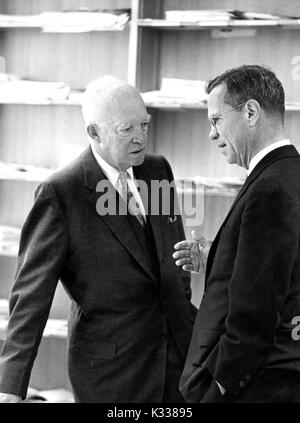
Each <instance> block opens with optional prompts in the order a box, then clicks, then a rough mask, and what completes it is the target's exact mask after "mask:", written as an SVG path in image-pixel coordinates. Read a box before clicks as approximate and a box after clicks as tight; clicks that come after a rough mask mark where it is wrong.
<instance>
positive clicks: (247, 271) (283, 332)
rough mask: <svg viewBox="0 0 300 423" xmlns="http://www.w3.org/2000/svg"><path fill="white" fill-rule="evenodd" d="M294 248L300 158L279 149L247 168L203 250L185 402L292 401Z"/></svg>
mask: <svg viewBox="0 0 300 423" xmlns="http://www.w3.org/2000/svg"><path fill="white" fill-rule="evenodd" d="M299 245H300V157H299V154H298V152H297V151H296V149H295V148H294V147H293V146H285V147H281V148H278V149H276V150H274V151H272V152H270V153H269V154H268V155H267V156H265V157H264V158H263V159H262V161H261V162H259V164H258V165H257V166H256V167H255V168H254V170H253V171H252V173H251V174H250V176H249V177H248V178H247V180H246V182H245V184H244V186H243V187H242V189H241V191H240V192H239V194H238V196H237V198H236V200H235V201H234V203H233V205H232V207H231V209H230V211H229V213H228V215H227V217H226V218H225V221H224V222H223V224H222V226H221V228H220V230H219V232H218V234H217V236H216V237H215V239H214V241H213V244H212V246H211V249H210V253H209V256H208V262H207V270H206V278H205V283H206V285H205V291H204V297H203V300H202V302H201V305H200V308H199V311H198V315H197V319H196V323H195V327H194V332H193V337H192V341H191V345H190V348H189V353H188V356H187V360H186V364H185V369H184V372H183V375H182V378H181V382H180V387H181V388H180V389H181V392H182V393H183V395H184V396H185V398H186V399H187V400H188V401H189V402H199V401H203V402H222V401H233V402H235V401H237V402H238V401H241V402H272V401H274V402H275V401H277V402H280V401H281V402H283V401H293V400H295V398H296V397H295V395H296V396H297V395H298V397H297V398H298V400H300V398H299V396H300V381H299V375H300V341H296V340H293V338H292V329H293V327H294V325H293V324H292V320H293V317H295V316H297V315H298V316H299V315H300V248H299ZM215 380H217V381H218V382H219V383H220V384H221V385H222V386H223V387H224V388H225V389H226V391H227V394H226V395H225V396H224V397H222V396H221V394H220V391H219V389H218V388H217V385H216V383H215ZM297 389H298V391H297Z"/></svg>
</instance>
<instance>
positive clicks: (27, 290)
mask: <svg viewBox="0 0 300 423" xmlns="http://www.w3.org/2000/svg"><path fill="white" fill-rule="evenodd" d="M82 112H83V117H84V121H85V126H86V131H87V134H88V140H89V146H88V148H87V149H86V151H84V152H83V154H82V155H81V156H80V157H79V158H77V159H76V160H75V161H74V162H72V163H71V164H70V165H68V166H67V167H66V168H64V169H62V170H59V171H57V172H55V173H54V174H53V175H52V176H51V177H50V178H49V179H48V180H46V181H45V182H44V183H42V184H41V185H40V186H39V187H38V188H37V191H36V196H35V202H34V205H33V207H32V210H31V211H30V213H29V215H28V218H27V220H26V222H25V224H24V226H23V229H22V235H21V241H20V250H19V257H18V265H17V271H16V276H15V280H14V285H13V289H12V292H11V296H10V320H9V325H8V330H7V337H6V340H5V342H4V345H3V349H2V354H1V359H0V392H1V394H0V401H1V402H18V401H21V400H22V399H24V398H25V397H26V392H27V388H28V383H29V379H30V374H31V369H32V366H33V362H34V360H35V357H36V354H37V351H38V347H39V344H40V340H41V336H42V333H43V329H44V327H45V324H46V321H47V318H48V315H49V311H50V307H51V304H52V300H53V296H54V293H55V290H56V286H57V283H58V281H59V280H60V281H61V282H62V284H63V286H64V288H65V290H66V292H67V293H68V294H69V296H70V298H71V300H72V306H71V311H70V316H69V333H68V370H69V376H70V381H71V384H72V388H73V392H74V397H75V401H76V402H99V403H107V402H115V403H118V402H125V403H126V402H128V403H129V402H141V403H147V402H164V403H169V402H171V403H172V402H173V403H174V402H184V400H183V397H182V396H181V394H180V393H179V390H178V384H179V379H180V375H181V372H182V370H183V364H184V361H185V356H186V353H187V348H188V345H189V341H190V337H191V333H192V326H193V321H194V316H195V308H194V307H193V306H192V304H191V302H190V298H191V290H190V279H189V276H187V275H188V274H187V273H186V272H184V271H183V270H182V269H181V268H178V267H177V266H176V265H175V263H174V262H173V259H172V250H173V245H174V244H175V243H176V242H178V241H180V240H181V239H183V236H184V230H183V226H182V221H181V217H180V215H179V214H178V212H176V197H174V196H173V197H172V196H171V195H170V194H171V193H169V198H168V201H169V203H170V204H169V206H170V208H169V212H168V213H164V210H162V208H161V207H160V208H159V207H158V208H159V213H157V212H156V213H154V214H153V213H151V210H152V207H151V206H152V205H153V201H154V202H155V201H157V199H155V198H154V199H153V196H151V190H150V186H151V182H152V181H158V182H161V181H168V182H169V183H172V181H173V175H172V171H171V168H170V165H169V164H168V162H167V161H166V159H165V158H164V157H162V156H154V155H148V154H146V152H145V149H146V144H147V131H148V126H149V122H150V116H149V114H148V113H147V110H146V108H145V105H144V103H143V101H142V98H141V96H140V94H139V93H138V92H137V91H136V90H135V89H134V88H133V87H131V86H130V85H128V84H126V83H124V82H122V81H119V80H117V79H116V78H114V77H111V76H107V77H103V78H100V79H98V80H96V81H93V82H91V83H90V84H89V85H88V87H87V89H86V92H85V94H84V98H83V103H82ZM124 178H125V179H124ZM165 200H166V198H165ZM151 201H152V203H151ZM154 205H155V206H158V204H154ZM154 209H155V211H157V207H154Z"/></svg>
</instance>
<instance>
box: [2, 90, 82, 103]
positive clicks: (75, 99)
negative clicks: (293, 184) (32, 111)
mask: <svg viewBox="0 0 300 423" xmlns="http://www.w3.org/2000/svg"><path fill="white" fill-rule="evenodd" d="M81 98H82V93H75V92H74V93H71V94H70V95H68V98H66V99H62V100H55V99H51V98H39V99H36V98H32V99H30V98H27V99H24V100H22V99H18V98H13V97H12V98H7V97H6V98H5V97H4V96H2V98H1V94H0V104H24V105H26V104H27V105H30V106H34V105H37V106H81Z"/></svg>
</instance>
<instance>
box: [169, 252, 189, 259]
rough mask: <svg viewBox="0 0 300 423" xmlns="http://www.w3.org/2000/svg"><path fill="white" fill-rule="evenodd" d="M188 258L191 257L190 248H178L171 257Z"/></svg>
mask: <svg viewBox="0 0 300 423" xmlns="http://www.w3.org/2000/svg"><path fill="white" fill-rule="evenodd" d="M185 257H186V258H190V257H191V250H180V251H176V252H175V253H173V258H175V259H180V258H185Z"/></svg>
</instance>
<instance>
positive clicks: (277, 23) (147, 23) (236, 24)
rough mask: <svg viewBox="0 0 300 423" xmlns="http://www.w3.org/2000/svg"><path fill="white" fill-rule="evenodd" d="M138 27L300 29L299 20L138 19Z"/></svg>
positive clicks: (174, 28) (173, 28)
mask: <svg viewBox="0 0 300 423" xmlns="http://www.w3.org/2000/svg"><path fill="white" fill-rule="evenodd" d="M137 24H138V26H139V27H145V28H157V29H172V30H176V29H179V30H180V29H186V30H207V29H217V28H218V29H220V28H224V29H230V28H236V29H243V28H264V27H267V28H269V27H274V28H284V29H300V19H278V20H263V19H262V20H258V19H257V20H250V19H249V20H239V19H233V20H230V21H219V22H218V21H215V22H213V21H208V22H205V21H200V22H176V21H169V20H166V19H139V20H137Z"/></svg>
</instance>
